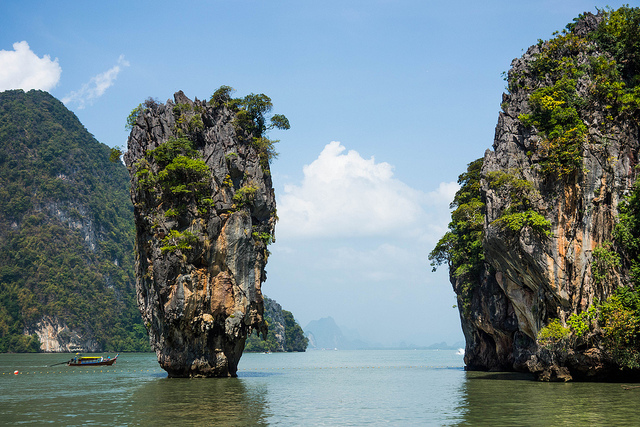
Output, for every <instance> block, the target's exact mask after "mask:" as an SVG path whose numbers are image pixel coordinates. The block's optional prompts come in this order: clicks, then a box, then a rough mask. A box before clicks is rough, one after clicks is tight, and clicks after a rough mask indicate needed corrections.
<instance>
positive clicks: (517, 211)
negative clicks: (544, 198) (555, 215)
mask: <svg viewBox="0 0 640 427" xmlns="http://www.w3.org/2000/svg"><path fill="white" fill-rule="evenodd" d="M486 179H487V181H488V183H489V188H491V189H494V190H496V191H498V192H499V193H500V195H501V196H502V198H503V200H507V202H508V203H507V207H506V208H505V209H504V211H503V212H502V214H501V215H500V218H498V219H497V220H495V221H494V222H495V223H496V224H498V225H500V226H501V227H503V228H505V229H507V230H510V231H512V232H514V233H520V231H521V230H522V229H523V228H525V227H528V228H530V229H531V230H532V231H533V232H534V233H536V234H538V235H541V236H547V237H549V236H551V231H550V229H551V222H550V221H549V220H547V219H546V218H545V217H544V215H542V214H541V213H539V212H537V211H536V210H535V209H534V205H533V199H534V198H537V197H539V193H538V191H537V190H536V189H535V188H534V187H533V184H531V182H529V181H527V180H526V179H523V178H519V177H518V176H517V175H516V172H515V171H513V172H504V171H494V172H489V173H488V174H487V177H486Z"/></svg>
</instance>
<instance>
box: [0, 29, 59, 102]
mask: <svg viewBox="0 0 640 427" xmlns="http://www.w3.org/2000/svg"><path fill="white" fill-rule="evenodd" d="M61 74H62V68H60V65H59V64H58V58H56V59H54V60H53V61H52V60H51V57H50V56H49V55H44V56H43V57H42V58H40V57H38V55H36V54H35V53H33V52H32V51H31V48H30V47H29V44H28V43H27V42H26V41H21V42H18V43H14V44H13V50H0V91H4V90H9V89H23V90H31V89H41V90H47V91H48V90H50V89H52V88H54V87H55V86H56V85H57V84H58V82H59V81H60V75H61Z"/></svg>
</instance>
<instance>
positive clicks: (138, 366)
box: [0, 350, 640, 426]
mask: <svg viewBox="0 0 640 427" xmlns="http://www.w3.org/2000/svg"><path fill="white" fill-rule="evenodd" d="M68 359H69V357H68V355H59V354H58V355H55V354H53V355H52V354H35V355H10V354H0V424H10V425H14V424H21V423H23V424H36V425H40V424H53V425H105V426H107V425H108V426H113V425H143V426H144V425H216V426H260V425H278V426H317V425H331V426H334V425H335V426H342V425H357V426H360V425H392V426H413V425H420V426H422V425H427V426H431V425H435V426H443V425H472V426H489V425H491V426H494V425H496V426H503V425H510V426H511V425H515V426H519V425H527V426H531V425H533V426H536V425H544V426H548V425H554V426H555V425H580V426H583V425H607V426H611V425H633V424H634V423H635V424H638V421H637V420H638V414H637V413H638V412H640V410H638V409H637V408H638V402H639V401H640V388H639V389H632V390H624V389H623V388H622V384H606V383H567V384H563V383H539V382H536V381H533V380H532V378H531V377H529V376H526V375H518V374H498V373H483V372H465V371H464V370H463V369H462V357H461V356H460V355H456V354H455V351H439V352H438V351H407V350H404V351H402V350H400V351H391V350H389V351H351V352H348V351H327V352H321V351H315V352H308V353H302V354H275V353H274V354H269V355H261V354H246V355H244V356H243V358H242V360H241V365H240V370H239V372H238V374H239V377H238V378H220V379H214V378H211V379H202V378H200V379H183V378H171V379H169V378H167V374H166V372H164V371H163V370H162V369H161V368H160V367H159V366H158V363H157V361H156V358H155V355H154V354H152V353H149V354H144V353H137V354H121V355H120V357H119V358H118V362H117V364H116V365H115V366H114V367H103V368H97V367H78V368H72V367H67V366H64V365H63V366H56V367H51V366H50V365H52V364H55V363H56V362H60V361H61V360H68ZM121 359H122V360H121ZM107 368H108V369H107ZM15 370H18V371H19V375H14V374H13V372H14V371H15Z"/></svg>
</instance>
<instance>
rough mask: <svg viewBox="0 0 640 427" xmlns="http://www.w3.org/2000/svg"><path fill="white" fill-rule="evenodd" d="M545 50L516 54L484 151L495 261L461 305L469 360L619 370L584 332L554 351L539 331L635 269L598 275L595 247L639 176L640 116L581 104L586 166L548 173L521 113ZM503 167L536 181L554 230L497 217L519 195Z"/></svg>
mask: <svg viewBox="0 0 640 427" xmlns="http://www.w3.org/2000/svg"><path fill="white" fill-rule="evenodd" d="M601 20H602V17H601V16H596V15H592V14H585V15H584V17H583V19H582V20H581V21H580V22H578V23H577V25H576V27H575V28H574V29H573V32H574V34H576V35H578V36H584V35H586V34H588V33H590V32H591V31H593V30H594V29H595V28H596V27H597V26H598V25H599V23H600V21H601ZM583 43H584V45H583V46H584V48H582V49H580V50H579V51H578V50H576V51H575V52H567V55H575V56H574V57H575V58H577V59H576V61H577V63H578V64H590V63H592V62H590V61H592V60H593V59H594V58H596V57H598V56H603V55H604V56H606V55H605V54H603V52H602V51H601V50H599V49H598V48H597V47H596V46H595V45H593V44H590V42H588V41H587V40H586V39H585V40H584V42H583ZM587 45H588V46H589V47H588V48H587ZM540 52H541V45H536V46H532V47H531V48H529V50H528V51H527V52H526V53H525V54H524V55H523V56H522V57H521V58H519V59H515V60H514V61H513V63H512V68H511V70H510V71H509V81H510V93H509V94H505V95H503V111H502V112H501V113H500V115H499V119H498V124H497V126H496V133H495V140H494V143H493V150H488V151H487V152H486V154H485V156H484V163H483V167H482V173H481V175H482V177H483V179H482V181H481V193H482V200H483V202H484V203H485V217H484V234H483V236H484V237H483V242H482V243H483V248H484V253H485V261H486V263H487V267H486V270H485V272H484V273H483V274H482V277H480V278H479V279H478V281H477V284H476V285H475V287H474V289H473V290H472V291H471V295H470V296H469V297H470V309H469V311H468V312H467V313H465V312H463V310H462V309H461V320H462V326H463V331H464V335H465V338H466V342H467V345H466V353H465V363H466V365H467V368H468V369H474V370H475V369H479V370H496V371H497V370H521V371H530V372H534V373H536V374H538V376H539V378H540V379H543V380H560V381H565V380H569V379H582V378H603V377H607V376H610V375H613V374H616V373H619V372H621V371H620V369H619V366H617V365H616V362H615V360H612V359H611V357H610V356H607V355H606V352H603V351H602V349H601V348H599V347H598V346H597V345H595V346H594V345H592V344H588V340H585V342H584V344H583V345H579V346H578V347H577V348H571V349H568V350H567V349H566V348H564V349H561V351H560V350H558V351H554V350H553V349H548V348H542V347H541V346H539V345H538V343H537V341H536V338H537V336H538V333H539V332H540V330H541V329H542V328H543V327H544V326H546V325H547V324H548V323H549V322H550V320H551V319H560V320H561V322H562V323H563V324H566V323H565V322H566V320H567V319H568V318H569V316H570V315H571V314H573V313H580V312H583V311H585V310H586V309H587V308H588V307H590V306H591V305H592V304H594V303H596V302H597V301H603V300H605V299H606V298H607V297H609V296H610V295H611V294H612V291H613V289H615V288H616V287H618V286H621V285H622V283H623V279H624V276H625V275H626V274H628V271H627V272H625V271H623V270H624V269H622V270H620V269H619V270H616V271H614V272H612V276H611V277H610V278H609V280H607V281H601V282H599V281H596V280H594V278H593V275H592V262H593V250H594V248H595V247H596V246H597V245H602V244H604V243H605V242H606V241H613V237H612V233H613V229H614V226H615V224H616V215H617V206H618V204H619V203H620V201H621V200H622V199H623V197H624V196H625V195H627V194H628V193H629V190H630V189H631V187H632V185H633V183H634V182H635V180H636V177H637V171H636V169H635V167H636V166H637V164H638V160H639V150H640V143H639V141H638V123H637V120H629V119H628V117H627V118H625V116H622V115H621V116H614V117H613V118H611V117H610V116H609V117H607V116H608V115H609V114H610V111H611V110H610V107H608V108H605V106H604V104H603V105H598V104H597V103H593V102H590V103H588V104H587V105H586V106H585V107H584V110H582V111H580V115H581V118H582V120H583V122H584V124H585V125H586V126H587V128H588V136H587V138H586V142H585V143H584V145H583V147H582V152H581V157H582V160H581V162H582V163H581V167H579V168H578V170H577V171H576V172H575V173H570V174H567V175H565V176H557V175H556V176H550V175H549V174H548V173H543V172H542V171H541V168H540V164H541V162H543V161H544V160H545V157H544V152H543V151H541V146H542V144H543V143H544V141H543V139H544V136H542V135H540V134H539V133H538V132H537V131H536V129H535V128H534V129H532V128H531V127H527V126H525V125H523V123H522V120H520V118H519V117H520V115H521V114H528V113H530V112H531V106H530V104H529V97H530V95H531V93H532V91H533V90H534V89H536V88H537V87H539V84H540V83H539V81H536V78H535V77H534V76H533V74H534V72H533V71H532V63H533V61H534V60H535V59H536V58H537V57H538V54H539V53H540ZM585 66H586V65H585ZM595 87H596V82H595V81H594V79H593V76H591V75H589V73H584V74H583V75H581V76H579V77H577V83H576V93H577V96H580V97H584V98H585V99H587V98H589V97H590V96H592V94H593V91H594V90H595V89H594V88H595ZM589 99H593V97H591V98H589ZM603 123H607V125H606V126H604V127H603V126H602V124H603ZM496 171H501V172H505V173H511V174H515V175H517V176H518V177H519V178H522V179H524V180H526V181H527V182H529V183H531V184H532V185H533V188H534V189H535V194H536V197H532V200H531V203H532V204H533V209H534V210H535V211H536V212H539V213H541V214H542V215H543V216H544V218H545V219H546V220H548V221H549V222H550V223H551V227H550V231H551V233H552V234H551V235H550V236H546V235H544V234H542V233H536V232H534V230H532V229H531V228H530V227H524V228H523V229H522V230H520V231H519V232H517V233H514V232H512V231H510V230H505V228H504V227H501V226H500V225H499V224H498V223H497V222H496V220H498V219H499V218H500V217H501V215H503V213H504V212H506V210H507V209H508V207H509V204H510V203H511V201H510V200H509V197H507V196H506V195H505V194H504V193H502V192H501V191H500V190H499V189H496V188H494V187H492V186H491V185H490V182H489V181H490V180H489V179H488V177H489V176H490V174H491V173H492V172H496ZM452 283H453V285H454V289H455V290H456V292H457V293H458V294H459V295H460V293H461V292H462V291H461V285H460V284H459V283H457V279H456V278H455V277H453V276H452Z"/></svg>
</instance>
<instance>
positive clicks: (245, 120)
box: [210, 86, 290, 170]
mask: <svg viewBox="0 0 640 427" xmlns="http://www.w3.org/2000/svg"><path fill="white" fill-rule="evenodd" d="M233 92H234V89H233V88H232V87H230V86H221V87H220V88H218V90H216V91H215V92H214V94H213V95H212V96H211V100H210V104H211V105H213V106H215V107H219V106H221V105H226V106H227V107H229V108H231V110H233V111H234V112H235V114H236V117H235V120H234V126H235V127H236V131H237V132H238V134H239V135H240V136H242V137H244V135H247V136H248V138H249V141H250V142H251V144H252V145H253V146H254V148H255V149H256V150H257V151H258V154H259V155H260V159H261V165H262V167H263V169H265V170H268V165H269V163H270V162H271V160H272V159H274V158H276V157H277V156H278V153H277V152H276V151H275V148H274V145H275V143H277V142H278V140H272V139H269V138H267V137H266V136H265V135H266V133H267V132H268V131H269V130H271V129H274V128H276V129H282V130H286V129H289V128H290V124H289V119H287V118H286V117H285V116H284V115H282V114H274V115H272V116H271V117H270V118H269V122H268V124H267V116H266V115H267V114H268V113H269V112H270V111H271V109H272V108H273V103H272V102H271V98H269V97H268V96H267V95H265V94H263V93H261V94H255V93H251V94H249V95H247V96H245V97H244V98H232V97H231V94H232V93H233Z"/></svg>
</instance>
